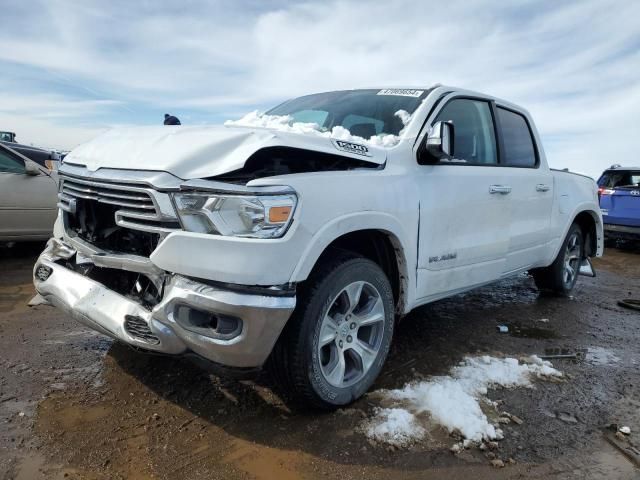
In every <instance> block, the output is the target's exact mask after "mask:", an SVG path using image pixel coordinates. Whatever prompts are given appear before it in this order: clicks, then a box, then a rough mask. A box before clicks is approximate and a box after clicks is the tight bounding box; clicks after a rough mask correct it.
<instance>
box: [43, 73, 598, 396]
mask: <svg viewBox="0 0 640 480" xmlns="http://www.w3.org/2000/svg"><path fill="white" fill-rule="evenodd" d="M60 178H61V182H60V190H59V203H58V207H59V216H58V219H57V222H56V226H55V231H54V238H52V239H51V240H50V241H49V243H48V245H47V247H46V250H45V251H44V252H43V253H42V255H41V256H40V258H39V259H38V261H37V263H36V265H35V267H34V282H35V286H36V289H37V291H38V292H39V294H40V295H41V296H42V297H44V299H45V300H46V301H48V302H49V303H50V304H53V305H55V306H58V307H60V308H62V309H64V310H65V311H67V312H68V313H69V314H70V315H72V316H74V317H75V318H77V319H78V320H79V321H81V322H83V323H85V324H86V325H88V326H89V327H91V328H93V329H96V330H98V331H100V332H102V333H104V334H107V335H109V336H111V337H113V338H115V339H117V340H120V341H122V342H125V343H127V344H129V345H132V346H135V347H138V348H140V349H144V350H150V351H155V352H162V353H165V354H170V355H189V356H193V357H195V358H197V359H205V360H207V361H208V362H210V363H211V364H212V365H219V366H225V367H232V368H233V369H240V370H246V369H249V370H252V369H256V368H260V367H262V366H264V365H267V366H270V367H271V368H272V370H273V372H274V373H275V374H276V377H277V378H278V379H279V381H281V382H283V384H284V386H285V387H287V388H288V389H289V391H290V392H291V393H292V394H293V395H294V397H296V398H298V399H301V400H303V401H305V402H307V403H309V404H311V405H313V406H316V407H320V408H335V407H337V406H340V405H344V404H347V403H349V402H351V401H353V400H355V399H356V398H358V397H360V396H361V395H362V394H364V393H365V392H366V391H367V389H368V388H369V387H370V386H371V385H372V383H373V382H374V380H375V378H376V377H377V375H378V374H379V373H380V370H381V369H382V366H383V363H384V361H385V357H386V356H387V352H388V351H389V345H390V343H391V339H392V336H393V330H394V325H395V322H396V320H397V319H398V318H400V317H402V316H403V315H404V314H406V313H408V312H409V311H410V310H411V309H413V308H415V307H417V306H419V305H423V304H425V303H428V302H432V301H434V300H437V299H440V298H443V297H447V296H450V295H453V294H456V293H460V292H464V291H466V290H469V289H472V288H475V287H478V286H481V285H486V284H488V283H490V282H494V281H496V280H500V279H502V278H505V277H508V276H511V275H517V274H519V273H522V272H526V271H528V272H530V273H531V274H532V275H533V278H534V279H535V281H536V283H537V285H538V286H539V287H540V288H545V289H549V290H553V291H555V292H559V293H565V294H566V293H567V292H569V291H571V289H572V288H573V287H574V285H575V282H576V279H577V275H578V274H579V273H584V274H592V275H593V270H592V269H591V268H590V262H589V257H593V256H599V255H601V254H602V248H603V247H602V244H603V227H602V217H601V214H600V209H599V207H598V195H597V188H596V184H595V183H594V182H593V180H592V179H590V178H587V177H583V176H580V175H575V174H569V173H567V172H563V171H553V170H550V169H549V168H548V166H547V161H546V158H545V154H544V150H543V148H542V144H541V143H540V138H539V136H538V133H537V131H536V128H535V126H534V123H533V121H532V119H531V117H530V116H529V114H528V113H527V111H525V110H524V109H522V108H520V107H518V106H516V105H513V104H511V103H508V102H505V101H503V100H500V99H497V98H493V97H490V96H487V95H483V94H480V93H476V92H471V91H466V90H461V89H458V88H452V87H445V86H436V87H431V88H425V89H400V88H394V89H363V90H347V91H335V92H328V93H320V94H315V95H308V96H304V97H300V98H297V99H294V100H290V101H288V102H285V103H283V104H282V105H280V106H278V107H275V108H274V109H273V110H271V111H269V112H267V113H266V114H263V115H260V114H257V113H253V114H249V115H247V116H246V117H245V118H243V119H241V120H239V121H233V122H227V123H226V124H225V125H224V126H212V127H185V126H175V127H157V128H156V127H152V128H136V129H128V130H114V131H111V132H108V133H106V134H104V135H102V136H101V137H98V138H96V139H95V140H93V141H90V142H88V143H86V144H84V145H82V146H80V147H78V148H77V149H76V150H74V151H73V152H71V153H70V154H69V155H68V156H67V157H66V161H65V164H64V165H63V166H62V167H61V168H60Z"/></svg>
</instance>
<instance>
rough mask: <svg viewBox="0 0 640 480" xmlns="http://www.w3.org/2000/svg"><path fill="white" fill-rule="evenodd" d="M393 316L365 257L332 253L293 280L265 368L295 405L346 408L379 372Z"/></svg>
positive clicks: (388, 295) (381, 277)
mask: <svg viewBox="0 0 640 480" xmlns="http://www.w3.org/2000/svg"><path fill="white" fill-rule="evenodd" d="M394 318H395V315H394V300H393V292H392V289H391V284H390V283H389V280H388V279H387V277H386V275H385V273H384V271H383V270H382V269H381V268H380V267H379V266H378V265H377V264H376V263H374V262H372V261H371V260H368V259H366V258H361V257H357V256H355V255H353V254H350V253H348V252H344V251H342V250H336V251H335V253H332V254H331V256H330V258H329V259H328V260H327V261H324V262H323V263H322V264H321V265H319V266H318V267H317V268H316V269H315V270H314V272H313V273H312V274H311V276H310V278H309V279H308V280H307V281H306V282H304V284H301V285H300V288H299V290H298V299H297V306H296V309H295V310H294V313H293V315H292V317H291V318H290V319H289V321H288V322H287V326H286V327H285V330H284V331H283V334H282V335H281V336H280V339H279V340H278V342H277V344H276V346H275V347H274V351H273V353H272V356H271V358H270V362H269V367H270V370H271V372H272V374H273V376H274V377H275V379H276V381H277V382H278V383H279V384H280V385H279V386H280V387H281V388H283V389H284V393H285V394H287V395H290V396H292V397H293V400H294V401H296V402H297V403H302V404H304V405H305V406H310V407H313V408H318V409H322V410H333V409H336V408H338V407H340V406H343V405H347V404H349V403H351V402H353V401H354V400H356V399H358V398H359V397H361V396H362V395H363V394H364V393H365V392H366V391H367V390H368V389H369V387H371V385H372V384H373V382H374V381H375V379H376V378H377V376H378V374H379V373H380V370H381V369H382V366H383V364H384V362H385V360H386V358H387V354H388V352H389V347H390V345H391V338H392V336H393V328H394ZM367 322H371V323H367ZM365 347H368V348H365ZM343 367H344V370H342V371H341V369H342V368H343ZM336 369H337V370H336Z"/></svg>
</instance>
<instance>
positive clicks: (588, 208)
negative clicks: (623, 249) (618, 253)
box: [551, 202, 604, 262]
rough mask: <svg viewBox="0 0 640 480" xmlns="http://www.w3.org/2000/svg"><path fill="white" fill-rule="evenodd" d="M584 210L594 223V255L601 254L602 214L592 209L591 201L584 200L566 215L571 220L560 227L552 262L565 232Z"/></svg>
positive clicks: (602, 235) (558, 250) (602, 237)
mask: <svg viewBox="0 0 640 480" xmlns="http://www.w3.org/2000/svg"><path fill="white" fill-rule="evenodd" d="M585 212H586V213H588V214H589V215H591V217H592V218H593V221H594V223H595V225H596V245H597V248H596V255H597V256H600V255H602V249H603V239H604V227H603V225H602V216H601V215H600V214H599V213H597V212H596V210H595V209H594V205H593V203H591V202H585V203H581V204H580V205H578V206H577V207H576V208H574V210H573V212H571V214H570V215H567V218H570V219H571V221H570V222H567V223H566V225H565V226H564V227H563V229H562V234H561V235H560V240H559V241H558V243H557V245H556V246H555V247H554V249H553V256H552V257H551V261H552V262H553V260H554V259H555V258H556V257H557V256H558V253H559V252H560V248H561V247H562V242H563V241H564V239H565V237H566V236H567V233H568V232H569V228H571V225H573V223H574V222H575V221H576V218H577V217H578V215H580V214H581V213H585Z"/></svg>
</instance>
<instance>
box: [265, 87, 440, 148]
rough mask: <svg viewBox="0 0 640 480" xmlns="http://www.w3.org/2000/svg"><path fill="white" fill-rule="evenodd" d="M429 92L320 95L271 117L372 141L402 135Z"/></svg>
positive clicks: (285, 107)
mask: <svg viewBox="0 0 640 480" xmlns="http://www.w3.org/2000/svg"><path fill="white" fill-rule="evenodd" d="M427 93H428V92H427V91H426V90H411V89H384V90H379V89H375V90H373V89H372V90H343V91H337V92H326V93H316V94H313V95H305V96H304V97H299V98H295V99H293V100H289V101H288V102H285V103H283V104H281V105H279V106H277V107H275V108H273V109H271V110H269V111H268V112H266V114H267V115H277V116H288V117H290V120H289V123H290V124H293V123H298V122H300V123H314V124H316V125H318V127H319V129H320V130H321V131H331V130H332V129H333V128H334V127H343V128H345V129H347V130H349V132H350V133H351V135H354V136H358V137H362V138H365V139H369V138H371V137H374V136H376V135H399V134H400V131H401V130H402V129H403V128H404V127H405V125H406V124H408V123H409V120H410V116H411V114H413V112H415V110H416V109H417V108H418V106H419V105H420V103H421V102H422V100H423V99H424V97H425V96H426V94H427Z"/></svg>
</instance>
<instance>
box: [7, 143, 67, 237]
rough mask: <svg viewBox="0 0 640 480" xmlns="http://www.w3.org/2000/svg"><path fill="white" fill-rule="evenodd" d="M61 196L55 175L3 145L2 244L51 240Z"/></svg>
mask: <svg viewBox="0 0 640 480" xmlns="http://www.w3.org/2000/svg"><path fill="white" fill-rule="evenodd" d="M57 193H58V181H57V175H56V173H55V172H51V171H49V170H47V169H46V168H44V167H41V166H40V165H38V164H37V163H35V162H33V161H31V160H29V159H28V158H27V157H25V156H23V155H21V154H20V153H18V152H16V151H14V150H12V149H11V148H9V147H7V146H5V145H0V241H8V242H13V241H23V240H43V239H47V238H49V237H51V234H52V231H53V223H54V222H55V219H56V212H57V207H56V203H57Z"/></svg>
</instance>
